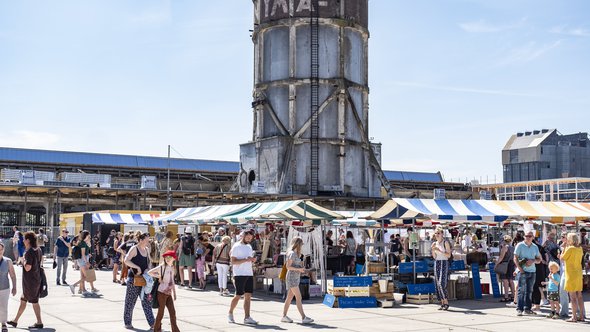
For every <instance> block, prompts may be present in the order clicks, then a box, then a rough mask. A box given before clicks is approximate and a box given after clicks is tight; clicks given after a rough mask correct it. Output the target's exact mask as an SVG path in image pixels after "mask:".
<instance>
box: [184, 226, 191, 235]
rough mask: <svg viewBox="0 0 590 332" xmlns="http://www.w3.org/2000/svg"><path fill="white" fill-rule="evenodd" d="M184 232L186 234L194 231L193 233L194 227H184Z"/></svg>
mask: <svg viewBox="0 0 590 332" xmlns="http://www.w3.org/2000/svg"><path fill="white" fill-rule="evenodd" d="M184 233H185V234H187V233H189V234H192V233H193V229H192V227H187V228H185V229H184Z"/></svg>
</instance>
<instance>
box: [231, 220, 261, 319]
mask: <svg viewBox="0 0 590 332" xmlns="http://www.w3.org/2000/svg"><path fill="white" fill-rule="evenodd" d="M253 238H254V231H253V230H246V231H244V232H243V233H242V239H241V240H240V241H238V242H236V243H235V244H234V246H233V247H232V249H231V252H230V254H229V255H230V257H231V264H232V267H233V272H234V286H235V288H236V294H235V296H234V298H233V299H232V301H231V305H230V308H229V313H228V315H227V320H228V321H229V322H230V323H235V320H234V309H235V308H236V306H237V305H238V302H240V298H241V297H242V295H243V296H244V313H245V317H244V324H248V325H256V324H258V322H257V321H255V320H254V319H253V318H252V317H251V316H250V302H251V300H252V292H253V291H254V271H253V269H252V263H254V262H256V256H255V254H254V250H252V246H250V242H252V239H253Z"/></svg>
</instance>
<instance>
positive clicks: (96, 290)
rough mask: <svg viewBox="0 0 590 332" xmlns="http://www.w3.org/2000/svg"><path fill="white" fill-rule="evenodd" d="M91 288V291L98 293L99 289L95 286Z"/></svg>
mask: <svg viewBox="0 0 590 332" xmlns="http://www.w3.org/2000/svg"><path fill="white" fill-rule="evenodd" d="M91 290H92V292H93V293H98V292H99V290H98V289H96V288H93V289H91ZM150 295H151V294H150Z"/></svg>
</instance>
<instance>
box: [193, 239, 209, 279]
mask: <svg viewBox="0 0 590 332" xmlns="http://www.w3.org/2000/svg"><path fill="white" fill-rule="evenodd" d="M205 255H206V253H205V249H204V248H203V247H202V245H201V244H199V246H198V247H197V250H195V263H196V264H195V266H196V270H197V278H198V280H199V289H201V290H205V286H206V285H207V283H206V282H205Z"/></svg>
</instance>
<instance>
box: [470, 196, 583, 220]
mask: <svg viewBox="0 0 590 332" xmlns="http://www.w3.org/2000/svg"><path fill="white" fill-rule="evenodd" d="M481 202H482V205H483V206H485V207H486V208H488V209H489V210H490V211H492V212H494V211H502V213H507V214H509V215H512V216H518V217H519V218H518V219H535V220H544V221H549V222H552V223H569V222H574V221H578V220H587V219H590V204H588V203H573V202H531V201H481Z"/></svg>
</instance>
